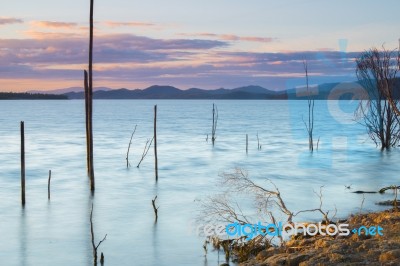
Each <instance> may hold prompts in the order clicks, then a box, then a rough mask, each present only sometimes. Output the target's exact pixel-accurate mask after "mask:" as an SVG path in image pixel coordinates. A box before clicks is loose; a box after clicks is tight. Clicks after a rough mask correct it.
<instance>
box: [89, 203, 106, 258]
mask: <svg viewBox="0 0 400 266" xmlns="http://www.w3.org/2000/svg"><path fill="white" fill-rule="evenodd" d="M90 234H91V236H92V249H93V260H94V265H97V249H98V248H99V246H100V245H101V243H103V242H104V241H105V240H106V238H107V234H106V235H105V236H104V238H103V239H102V240H100V241H99V243H98V244H97V245H96V244H95V242H94V229H93V203H92V210H91V211H90ZM103 261H104V256H103Z"/></svg>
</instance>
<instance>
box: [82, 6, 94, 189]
mask: <svg viewBox="0 0 400 266" xmlns="http://www.w3.org/2000/svg"><path fill="white" fill-rule="evenodd" d="M93 2H94V0H90V28H89V71H88V72H86V70H85V71H84V87H85V112H86V150H87V158H86V160H87V170H88V176H89V179H90V190H91V191H92V192H93V191H94V189H95V182H94V167H93V126H92V125H93V123H92V117H93Z"/></svg>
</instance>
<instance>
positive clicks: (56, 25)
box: [30, 21, 78, 29]
mask: <svg viewBox="0 0 400 266" xmlns="http://www.w3.org/2000/svg"><path fill="white" fill-rule="evenodd" d="M30 24H31V25H32V26H34V27H39V28H51V29H60V28H64V29H73V28H75V27H77V26H78V24H77V23H74V22H59V21H32V22H30Z"/></svg>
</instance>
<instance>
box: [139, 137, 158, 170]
mask: <svg viewBox="0 0 400 266" xmlns="http://www.w3.org/2000/svg"><path fill="white" fill-rule="evenodd" d="M153 139H154V137H153V138H152V139H151V140H150V139H147V141H146V145H145V146H144V149H143V153H142V158H140V161H139V163H138V165H137V166H136V167H137V168H139V166H140V164H141V163H142V161H143V160H144V158H145V157H146V155H147V153H148V152H149V149H150V146H151V143H153Z"/></svg>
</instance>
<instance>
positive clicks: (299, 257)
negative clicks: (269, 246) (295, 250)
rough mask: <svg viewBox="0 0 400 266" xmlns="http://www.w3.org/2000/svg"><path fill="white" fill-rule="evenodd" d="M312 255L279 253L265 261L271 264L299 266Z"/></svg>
mask: <svg viewBox="0 0 400 266" xmlns="http://www.w3.org/2000/svg"><path fill="white" fill-rule="evenodd" d="M309 257H310V255H307V254H286V253H283V254H277V255H274V256H272V257H270V258H268V259H267V260H266V261H265V262H266V263H267V265H271V266H280V265H282V266H283V265H285V266H297V265H299V264H300V263H301V262H303V261H306V260H308V258H309Z"/></svg>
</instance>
